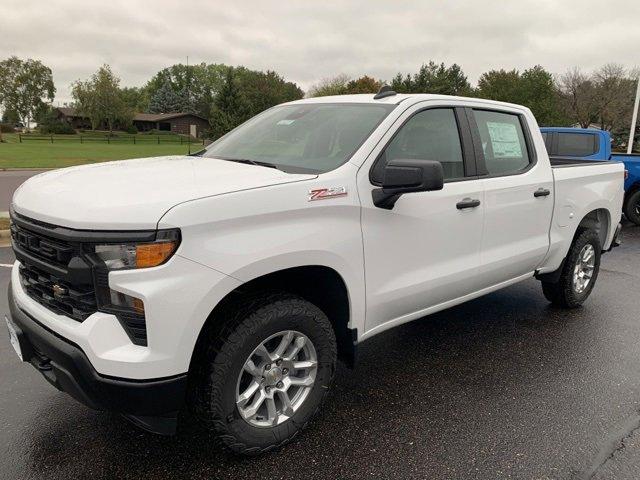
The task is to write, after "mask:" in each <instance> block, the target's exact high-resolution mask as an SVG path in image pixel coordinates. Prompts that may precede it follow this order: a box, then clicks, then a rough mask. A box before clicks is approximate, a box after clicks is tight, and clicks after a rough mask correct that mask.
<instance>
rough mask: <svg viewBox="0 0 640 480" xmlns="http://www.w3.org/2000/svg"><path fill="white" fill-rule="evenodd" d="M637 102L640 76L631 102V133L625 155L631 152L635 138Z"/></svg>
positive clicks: (639, 91) (639, 96)
mask: <svg viewBox="0 0 640 480" xmlns="http://www.w3.org/2000/svg"><path fill="white" fill-rule="evenodd" d="M638 102H640V75H638V87H637V88H636V101H635V102H633V116H632V117H631V131H630V132H629V143H628V144H627V154H630V153H631V150H633V140H634V139H635V136H636V122H637V121H638Z"/></svg>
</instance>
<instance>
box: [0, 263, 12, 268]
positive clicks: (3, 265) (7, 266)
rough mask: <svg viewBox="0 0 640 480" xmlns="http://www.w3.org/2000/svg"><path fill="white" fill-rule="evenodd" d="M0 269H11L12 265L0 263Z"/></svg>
mask: <svg viewBox="0 0 640 480" xmlns="http://www.w3.org/2000/svg"><path fill="white" fill-rule="evenodd" d="M0 267H4V268H11V267H13V265H11V264H9V263H0Z"/></svg>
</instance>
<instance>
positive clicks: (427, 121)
mask: <svg viewBox="0 0 640 480" xmlns="http://www.w3.org/2000/svg"><path fill="white" fill-rule="evenodd" d="M399 158H403V159H405V158H407V159H414V160H416V159H417V160H436V161H438V162H440V163H441V164H442V169H443V170H444V179H445V181H446V180H452V179H457V178H463V177H464V161H463V156H462V146H461V143H460V134H459V131H458V123H457V122H456V117H455V114H454V112H453V109H452V108H434V109H430V110H423V111H422V112H419V113H417V114H415V115H414V116H413V117H411V118H410V119H409V120H408V121H407V123H405V124H404V125H403V126H402V127H401V128H400V130H398V131H397V132H396V134H395V136H394V137H393V139H392V140H391V142H389V144H388V145H387V147H386V148H385V150H384V152H383V153H382V156H381V157H380V159H379V160H378V162H377V163H376V166H375V167H374V171H373V172H372V180H373V181H374V182H378V183H380V182H381V181H382V171H383V170H384V166H385V165H386V163H387V162H389V161H391V160H394V159H399Z"/></svg>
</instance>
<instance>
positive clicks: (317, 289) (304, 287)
mask: <svg viewBox="0 0 640 480" xmlns="http://www.w3.org/2000/svg"><path fill="white" fill-rule="evenodd" d="M265 291H282V292H287V293H292V294H295V295H298V296H300V297H302V298H304V299H305V300H307V301H309V302H311V303H313V304H314V305H316V306H317V307H318V308H320V309H321V310H322V311H323V312H324V313H325V315H327V317H328V319H329V321H330V322H331V325H332V326H333V329H334V332H335V335H336V340H337V344H338V357H339V358H340V359H341V360H342V361H344V362H345V363H346V364H347V365H349V366H353V364H354V363H355V356H356V341H357V330H356V329H355V328H350V319H351V312H352V301H351V299H350V296H349V290H348V288H347V283H346V282H345V280H344V278H343V277H342V275H340V273H338V272H337V271H336V270H335V269H333V268H331V267H328V266H325V265H304V266H295V267H289V268H284V269H281V270H276V271H273V272H269V273H265V274H263V275H260V276H257V277H255V278H252V279H251V280H248V281H246V282H244V283H242V284H241V285H239V286H237V287H235V288H234V289H233V290H231V291H229V292H228V293H227V294H226V295H225V296H224V297H223V298H222V299H221V300H220V301H219V302H218V303H217V304H216V305H215V307H214V308H213V310H212V311H211V313H210V314H209V315H208V317H207V319H206V320H205V322H204V324H203V326H202V328H201V329H200V332H199V334H198V337H197V340H196V344H195V348H194V352H193V355H192V357H191V362H190V367H189V371H192V369H193V367H194V361H195V359H197V358H198V356H199V352H200V351H201V350H202V348H203V345H204V343H205V339H206V338H208V337H209V335H212V334H214V332H215V330H217V329H219V328H221V326H222V325H224V316H225V311H226V310H228V309H233V308H234V306H235V305H237V304H238V302H242V298H244V297H246V296H247V295H252V294H255V293H259V292H265ZM212 331H213V332H212Z"/></svg>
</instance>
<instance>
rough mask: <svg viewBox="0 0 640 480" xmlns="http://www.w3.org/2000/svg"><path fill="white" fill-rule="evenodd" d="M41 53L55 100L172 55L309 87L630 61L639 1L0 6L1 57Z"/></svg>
mask: <svg viewBox="0 0 640 480" xmlns="http://www.w3.org/2000/svg"><path fill="white" fill-rule="evenodd" d="M10 55H17V56H19V57H22V58H27V57H31V58H36V59H40V60H42V61H43V62H44V63H45V64H46V65H48V66H49V67H51V69H52V70H53V76H54V80H55V83H56V87H57V95H56V102H65V101H69V90H70V89H69V85H70V83H71V82H72V81H74V80H76V79H79V78H80V79H84V78H86V77H88V76H89V75H90V74H91V73H93V72H94V71H95V70H97V68H98V67H99V66H100V65H101V64H103V63H108V64H110V65H111V66H112V68H113V70H114V71H115V72H116V74H117V75H119V76H120V78H121V79H122V84H123V85H128V86H141V85H143V84H144V83H145V82H146V81H147V80H148V79H149V78H150V77H151V76H152V75H154V74H155V73H156V72H157V71H158V70H160V69H162V68H164V67H167V66H169V65H172V64H175V63H184V62H185V61H186V57H187V55H188V56H189V62H190V63H200V62H207V63H226V64H229V65H244V66H246V67H249V68H253V69H259V70H264V69H273V70H276V71H277V72H279V73H280V74H282V75H283V76H284V77H285V78H287V79H288V80H292V81H294V82H297V83H298V84H299V85H300V86H301V87H302V88H303V89H305V90H306V89H307V88H308V87H309V86H311V85H312V84H313V83H314V82H316V81H318V80H319V79H321V78H324V77H330V76H333V75H335V74H337V73H345V74H347V75H350V76H354V77H356V76H360V75H363V74H368V75H371V76H374V77H377V78H382V79H391V78H392V77H393V76H394V75H395V74H396V73H397V72H399V71H401V72H415V71H416V70H417V69H418V68H419V66H420V65H421V64H422V63H424V62H427V61H428V60H430V59H433V60H435V61H436V62H445V63H446V64H451V63H458V64H460V65H461V66H462V68H463V70H464V71H465V73H466V74H467V75H468V77H469V80H470V81H471V82H472V83H475V82H476V80H477V78H478V76H479V75H480V74H481V73H482V72H484V71H487V70H489V69H494V68H506V69H510V68H518V69H524V68H527V67H530V66H532V65H535V64H541V65H543V66H544V67H546V68H547V69H548V70H550V71H551V72H554V73H562V72H564V71H565V70H567V69H568V68H570V67H573V66H579V67H581V68H583V69H584V70H591V69H594V68H597V67H600V66H601V65H603V64H605V63H607V62H616V63H621V64H624V65H625V66H627V67H633V66H636V65H638V64H640V1H638V0H625V1H621V0H620V1H616V0H613V1H608V2H602V1H601V0H599V1H587V0H582V1H573V0H570V1H569V0H556V1H552V0H535V1H531V0H512V1H507V0H504V1H497V0H496V1H493V0H475V1H455V0H450V1H444V0H443V1H426V0H425V1H411V2H410V1H389V0H387V1H373V0H369V1H329V0H316V1H311V0H309V1H304V0H300V1H289V0H276V1H268V0H261V1H243V0H235V1H213V0H193V1H190V0H153V1H133V0H126V1H120V0H108V1H104V0H102V1H89V0H83V1H77V0H47V1H35V0H33V1H32V0H19V1H15V2H9V1H6V0H5V1H3V2H2V3H1V4H0V58H6V57H8V56H10Z"/></svg>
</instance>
